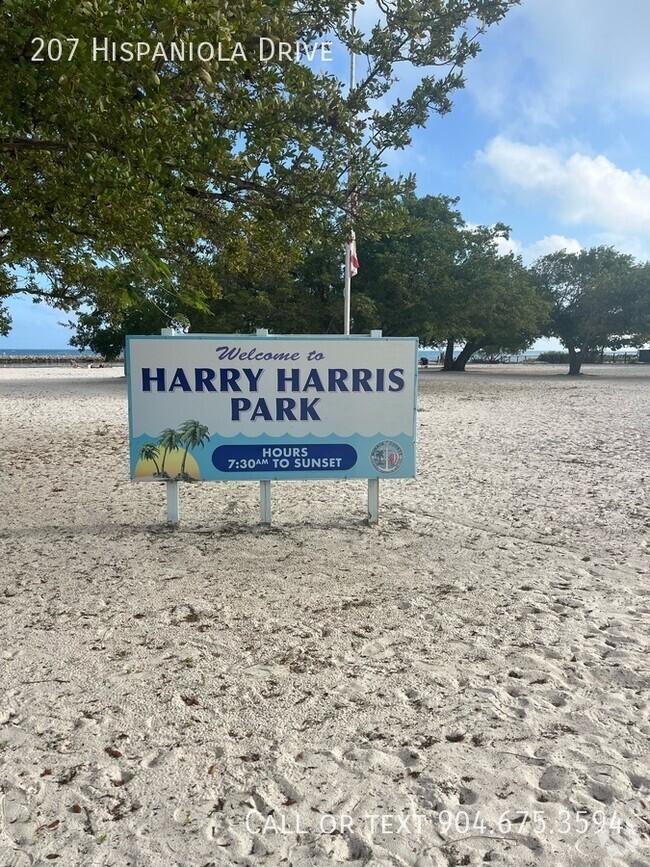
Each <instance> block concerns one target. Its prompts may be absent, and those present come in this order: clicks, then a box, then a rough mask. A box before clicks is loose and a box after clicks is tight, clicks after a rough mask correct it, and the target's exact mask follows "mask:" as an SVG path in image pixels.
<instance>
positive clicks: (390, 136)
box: [0, 0, 519, 327]
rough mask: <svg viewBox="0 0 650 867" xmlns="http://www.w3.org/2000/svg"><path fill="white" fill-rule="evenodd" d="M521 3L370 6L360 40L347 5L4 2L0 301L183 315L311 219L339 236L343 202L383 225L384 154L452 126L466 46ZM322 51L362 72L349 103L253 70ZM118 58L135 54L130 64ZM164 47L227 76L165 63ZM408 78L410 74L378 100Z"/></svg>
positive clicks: (386, 199) (395, 0) (339, 89)
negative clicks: (405, 85) (160, 300)
mask: <svg viewBox="0 0 650 867" xmlns="http://www.w3.org/2000/svg"><path fill="white" fill-rule="evenodd" d="M518 2H519V0H440V2H435V3H432V2H430V0H409V2H408V3H405V2H403V0H381V2H378V5H379V8H380V10H381V13H382V17H381V19H380V21H379V22H378V23H377V25H376V26H375V27H373V29H372V31H371V32H370V33H369V34H368V35H365V36H364V35H362V34H361V33H360V32H359V31H358V30H351V29H350V27H349V25H348V7H347V4H346V3H345V2H343V0H326V2H323V3H318V4H312V3H308V2H305V0H278V2H274V3H273V4H268V3H266V2H264V0H248V2H246V3H243V2H239V3H231V4H227V5H226V4H224V3H222V2H220V0H192V2H190V0H81V2H78V0H54V2H52V0H5V2H2V3H0V42H1V44H2V51H1V52H0V81H1V82H2V85H1V88H0V298H1V297H2V296H3V295H4V296H7V295H9V294H11V293H12V292H16V291H27V292H30V293H32V294H33V295H34V296H35V297H37V298H39V297H40V298H44V299H45V300H47V301H48V302H50V303H52V304H55V305H57V306H59V307H62V308H68V309H71V308H74V307H76V306H78V305H79V304H80V303H82V302H83V301H85V300H86V299H88V298H89V297H91V298H93V297H97V296H104V297H105V298H106V299H110V303H113V304H118V306H119V304H120V303H121V301H124V302H126V301H128V300H129V299H130V298H132V297H133V296H134V295H140V296H142V293H147V292H152V291H153V292H157V293H158V294H161V293H162V294H164V293H167V294H169V295H170V296H174V297H177V298H180V301H181V302H182V303H185V302H187V303H191V304H195V305H196V304H200V303H201V301H204V300H205V299H208V298H210V297H215V296H218V294H219V292H220V291H221V283H220V280H219V276H218V275H217V274H215V269H214V267H213V266H214V264H215V262H216V261H217V260H218V261H219V263H220V266H219V267H220V272H221V274H222V275H223V273H224V272H227V273H228V274H236V273H238V272H239V271H245V270H246V269H247V268H248V266H249V264H250V263H251V262H252V261H255V260H257V261H259V262H264V263H266V264H267V265H268V266H269V267H270V268H274V267H275V268H278V269H282V268H284V269H285V270H286V269H288V268H290V267H292V266H293V264H294V263H295V256H296V255H298V254H299V253H300V249H301V248H300V244H296V243H295V242H296V241H297V240H298V241H299V240H303V241H304V242H305V243H306V244H307V243H309V242H310V241H311V240H313V239H314V238H316V237H318V233H319V227H320V226H321V225H323V223H324V222H327V223H333V224H335V225H337V226H338V229H339V231H340V233H341V237H343V234H344V232H345V228H344V225H343V223H344V221H343V220H342V219H341V218H342V217H343V216H344V215H345V213H346V211H347V210H348V207H349V201H350V196H349V194H350V188H351V187H354V188H355V189H356V190H357V191H358V193H359V202H360V205H359V213H358V220H359V221H360V222H361V223H363V221H364V220H368V219H369V215H370V214H373V215H374V217H375V218H376V219H377V220H378V221H382V220H385V219H386V216H387V215H386V211H387V209H388V204H389V203H390V201H391V200H392V199H393V198H394V195H395V193H396V191H397V190H398V189H399V184H398V183H395V182H393V181H391V180H389V179H388V178H387V177H386V176H385V175H384V174H383V163H382V154H383V153H384V152H385V151H386V149H388V148H395V147H397V148H400V147H405V146H406V145H408V143H409V141H410V131H411V129H412V128H413V127H414V126H422V125H423V124H424V123H425V122H426V120H427V117H428V116H429V114H430V113H431V112H432V111H433V112H440V113H444V112H446V111H448V110H449V108H450V105H451V103H450V95H451V94H452V93H453V91H454V90H455V89H456V88H458V87H460V86H462V83H463V82H462V69H463V67H464V64H465V63H466V62H467V61H468V60H469V59H470V58H472V57H473V56H474V55H475V54H476V53H477V52H478V50H479V43H478V39H479V37H480V35H481V34H482V33H484V32H485V30H486V28H487V27H489V26H490V25H492V24H495V23H498V22H499V21H500V20H501V19H502V18H503V16H504V15H505V14H506V13H507V11H508V10H509V9H510V8H511V7H512V6H514V5H516V3H518ZM330 36H332V37H333V38H334V39H335V43H334V44H335V46H336V45H340V46H341V47H340V49H339V50H340V51H341V52H342V53H343V52H344V51H345V47H347V46H349V47H352V48H353V49H354V50H355V51H356V52H357V53H358V54H359V55H362V56H364V57H365V59H366V61H367V62H366V63H365V65H364V66H363V67H362V68H361V69H360V71H361V75H360V79H359V83H358V85H357V86H356V87H355V88H354V89H353V90H352V92H351V93H348V92H347V89H346V88H345V87H344V86H343V85H342V83H341V82H340V81H339V80H337V78H335V77H334V76H333V75H330V74H327V73H322V72H319V71H317V68H316V67H314V66H313V65H310V64H309V63H298V62H294V61H293V60H287V59H284V60H278V59H277V57H276V58H275V59H273V60H270V61H269V62H260V61H259V59H258V49H259V40H260V37H264V38H267V39H273V40H275V41H276V43H277V42H278V41H280V40H282V41H285V42H289V43H293V44H295V43H297V42H299V41H302V42H304V43H307V44H310V45H313V44H314V42H315V41H317V40H320V39H323V38H325V37H330ZM39 39H42V40H44V42H41V41H39ZM105 39H106V40H108V53H105V50H104V49H105V46H106V43H105V42H104V40H105ZM95 40H97V41H95ZM122 43H130V44H132V45H133V44H136V43H143V44H147V45H148V46H149V52H148V53H146V54H144V56H142V57H140V59H139V60H137V59H133V60H130V59H128V53H127V54H125V52H124V50H123V49H122V47H121V46H122ZM171 43H176V44H181V43H184V44H185V45H186V46H187V45H189V44H190V43H191V44H192V45H194V46H195V48H196V47H197V46H199V44H201V43H204V44H212V45H214V46H216V45H218V44H219V45H221V50H222V56H223V55H225V56H226V57H228V56H233V59H232V60H231V61H227V60H225V61H224V60H223V59H222V60H220V59H219V57H218V55H217V54H215V56H214V58H213V59H210V56H209V51H207V50H206V49H204V50H203V53H202V56H197V53H196V52H195V53H194V56H193V58H192V59H189V50H188V53H187V55H186V58H185V60H182V61H181V60H179V59H178V55H177V56H176V57H175V58H172V57H171V50H170V45H171ZM114 44H115V45H116V46H117V52H116V56H115V59H113V57H112V46H113V45H114ZM158 44H160V45H162V46H163V48H162V50H160V49H159V48H158V47H157V46H158ZM238 44H240V45H241V50H239V51H238V49H237V45H238ZM129 50H133V49H129ZM59 51H60V52H61V57H60V59H59ZM235 51H238V53H237V55H236V56H234V55H232V52H235ZM98 52H99V53H98ZM242 53H243V56H242ZM409 63H410V64H414V65H415V66H417V67H421V68H422V69H423V71H424V73H425V74H424V76H423V78H422V79H421V81H420V83H418V84H417V86H416V87H415V88H414V89H413V91H412V93H411V94H410V96H407V97H406V98H404V97H403V96H402V98H401V99H392V98H391V93H390V91H391V88H392V86H393V84H394V83H395V81H396V80H397V79H398V77H399V68H400V67H401V66H403V65H405V64H409ZM431 70H433V74H431ZM379 106H381V107H379ZM351 166H354V172H353V175H352V180H351V181H348V169H349V168H350V167H351ZM387 203H388V204H387ZM116 299H117V300H116ZM106 303H107V304H108V303H109V302H108V300H107V301H106ZM3 322H5V320H2V319H0V326H2V323H3ZM5 325H6V322H5ZM2 327H5V326H2Z"/></svg>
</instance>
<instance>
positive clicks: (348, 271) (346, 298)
mask: <svg viewBox="0 0 650 867" xmlns="http://www.w3.org/2000/svg"><path fill="white" fill-rule="evenodd" d="M356 11H357V5H356V3H353V4H352V9H351V12H350V30H354V18H355V14H356ZM355 77H356V58H355V55H354V51H350V91H349V92H350V93H352V90H353V89H354V86H355V84H356V81H355ZM351 186H352V167H351V166H350V167H349V168H348V188H350V187H351ZM351 266H352V249H351V244H350V241H349V240H348V241H347V242H346V244H345V278H344V283H343V333H344V334H349V333H350V296H351V294H352V267H351Z"/></svg>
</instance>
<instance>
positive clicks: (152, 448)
mask: <svg viewBox="0 0 650 867" xmlns="http://www.w3.org/2000/svg"><path fill="white" fill-rule="evenodd" d="M159 456H160V450H159V448H158V446H157V445H156V444H155V443H143V444H142V445H141V446H140V448H139V449H138V457H139V458H140V460H141V461H153V465H154V467H155V468H156V475H157V476H159V475H160V467H159V466H158V461H157V460H156V458H157V457H159Z"/></svg>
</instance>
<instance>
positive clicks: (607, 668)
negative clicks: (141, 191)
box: [0, 365, 650, 867]
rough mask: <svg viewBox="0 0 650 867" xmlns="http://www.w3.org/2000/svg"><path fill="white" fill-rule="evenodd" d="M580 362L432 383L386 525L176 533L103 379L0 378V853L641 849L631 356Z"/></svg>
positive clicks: (386, 500) (350, 510)
mask: <svg viewBox="0 0 650 867" xmlns="http://www.w3.org/2000/svg"><path fill="white" fill-rule="evenodd" d="M585 372H586V373H587V375H586V376H583V377H581V378H579V379H572V378H569V377H567V376H565V375H563V374H564V370H563V368H561V367H545V366H533V365H518V366H516V367H515V366H512V367H507V368H503V367H499V368H497V367H480V366H475V367H472V368H471V370H470V371H469V372H468V373H467V374H465V375H454V374H449V375H448V374H439V373H435V372H427V373H423V374H422V375H421V377H420V397H419V412H418V415H417V422H418V477H417V479H416V480H408V481H393V482H388V481H386V482H382V483H381V492H380V495H381V520H380V524H379V525H378V526H377V527H374V528H369V527H367V526H365V525H364V523H363V519H364V517H365V511H366V484H365V482H358V481H354V482H318V483H307V482H294V483H274V484H273V509H274V512H273V517H274V523H273V526H272V527H271V528H270V529H266V528H263V527H261V526H260V525H259V524H258V519H259V485H257V484H256V483H228V484H203V485H201V484H194V485H185V486H183V488H182V491H181V519H182V525H181V527H180V529H178V530H176V531H171V530H169V529H167V528H166V526H165V524H164V521H165V491H164V485H162V484H159V483H139V484H134V483H132V482H130V481H129V479H128V458H127V408H126V396H125V380H124V378H123V377H122V376H121V375H120V373H121V371H120V369H119V368H111V369H106V370H87V369H83V370H72V369H71V370H62V369H56V368H54V369H24V370H23V369H21V370H18V369H14V370H11V369H7V370H4V369H3V370H0V464H1V476H0V494H1V500H2V516H3V517H2V527H1V529H0V573H1V578H0V603H1V606H0V618H1V620H0V623H1V630H0V787H1V791H0V799H1V800H0V865H2V867H9V865H14V867H22V865H27V864H46V863H51V862H53V863H56V864H59V865H66V867H67V865H102V867H104V865H106V867H107V865H115V867H126V865H133V867H147V865H156V867H176V865H182V867H188V865H191V867H208V865H229V864H233V865H293V867H303V865H304V867H314V865H326V864H336V863H345V864H348V865H362V864H363V865H436V867H438V865H440V867H452V865H463V864H469V865H478V864H487V863H489V864H492V863H496V864H499V865H542V867H560V865H562V867H572V865H589V867H594V865H613V867H619V865H632V867H643V865H646V867H647V865H648V864H650V818H649V813H650V760H649V755H650V750H649V746H648V744H649V740H648V739H649V737H650V721H649V718H648V711H649V708H650V701H649V693H648V684H649V677H648V674H649V668H650V666H649V661H648V660H649V658H648V623H649V615H650V584H649V583H648V577H649V575H650V562H649V559H650V558H649V553H650V549H649V547H648V530H649V528H650V508H649V503H648V499H647V492H648V489H649V482H650V457H649V455H650V413H649V411H650V367H648V366H646V367H643V366H641V365H639V366H635V367H625V368H623V367H619V368H614V367H602V368H597V367H587V368H585ZM445 811H446V812H445ZM372 817H375V818H372ZM397 817H399V820H398V818H397ZM500 820H501V821H500ZM619 821H620V827H619V825H618V822H619ZM297 823H299V826H297Z"/></svg>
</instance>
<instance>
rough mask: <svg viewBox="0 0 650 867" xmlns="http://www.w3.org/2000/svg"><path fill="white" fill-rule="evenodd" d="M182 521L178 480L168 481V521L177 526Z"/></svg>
mask: <svg viewBox="0 0 650 867" xmlns="http://www.w3.org/2000/svg"><path fill="white" fill-rule="evenodd" d="M179 521H180V498H179V495H178V482H167V523H168V524H172V525H173V526H177V525H178V522H179Z"/></svg>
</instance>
